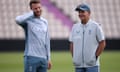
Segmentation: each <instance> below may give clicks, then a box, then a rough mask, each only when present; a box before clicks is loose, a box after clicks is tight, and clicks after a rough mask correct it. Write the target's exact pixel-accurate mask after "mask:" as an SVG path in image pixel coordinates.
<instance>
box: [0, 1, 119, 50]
mask: <svg viewBox="0 0 120 72" xmlns="http://www.w3.org/2000/svg"><path fill="white" fill-rule="evenodd" d="M82 2H85V3H87V4H88V5H89V6H90V7H91V11H92V14H91V18H92V19H93V20H95V21H97V22H99V23H100V24H101V25H102V27H103V30H104V32H105V36H106V39H107V47H106V49H120V47H119V46H118V45H119V43H120V13H119V12H120V0H62V1H61V0H41V3H42V5H43V15H42V16H43V17H45V18H46V19H47V20H48V23H49V31H50V37H51V48H52V50H68V46H69V42H68V37H69V33H70V31H71V27H72V24H74V23H76V22H79V19H78V16H77V13H76V12H75V11H74V9H75V7H76V6H77V5H79V4H80V3H82ZM28 3H29V0H1V1H0V9H1V10H0V51H5V50H11V51H14V50H23V49H24V32H23V29H22V28H21V27H20V26H18V25H17V24H16V23H15V17H16V16H18V15H20V14H23V13H26V12H28V11H30V9H29V4H28Z"/></svg>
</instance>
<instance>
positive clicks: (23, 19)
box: [15, 11, 33, 26]
mask: <svg viewBox="0 0 120 72" xmlns="http://www.w3.org/2000/svg"><path fill="white" fill-rule="evenodd" d="M31 16H33V12H32V11H31V12H29V13H26V14H23V15H20V16H17V17H16V19H15V21H16V23H17V24H19V25H22V26H23V25H24V24H26V20H27V19H29V18H30V17H31Z"/></svg>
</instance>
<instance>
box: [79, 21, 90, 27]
mask: <svg viewBox="0 0 120 72" xmlns="http://www.w3.org/2000/svg"><path fill="white" fill-rule="evenodd" d="M91 21H92V20H91V19H89V20H88V22H87V23H86V24H82V23H81V21H80V26H85V27H87V26H89V25H90V24H91Z"/></svg>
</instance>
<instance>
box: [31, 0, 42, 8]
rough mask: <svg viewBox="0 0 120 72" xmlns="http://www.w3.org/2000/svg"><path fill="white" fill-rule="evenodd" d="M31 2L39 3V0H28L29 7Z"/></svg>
mask: <svg viewBox="0 0 120 72" xmlns="http://www.w3.org/2000/svg"><path fill="white" fill-rule="evenodd" d="M33 3H40V0H30V3H29V6H30V8H31V6H32V4H33Z"/></svg>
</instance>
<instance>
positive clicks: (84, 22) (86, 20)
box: [81, 18, 89, 25]
mask: <svg viewBox="0 0 120 72" xmlns="http://www.w3.org/2000/svg"><path fill="white" fill-rule="evenodd" d="M88 21H89V18H88V19H85V20H82V21H81V23H82V24H84V25H86V24H87V23H88Z"/></svg>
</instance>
